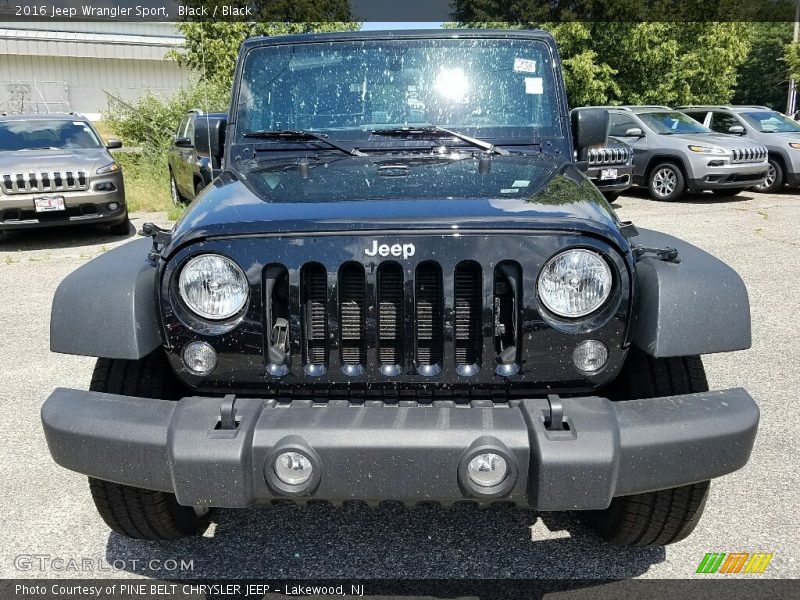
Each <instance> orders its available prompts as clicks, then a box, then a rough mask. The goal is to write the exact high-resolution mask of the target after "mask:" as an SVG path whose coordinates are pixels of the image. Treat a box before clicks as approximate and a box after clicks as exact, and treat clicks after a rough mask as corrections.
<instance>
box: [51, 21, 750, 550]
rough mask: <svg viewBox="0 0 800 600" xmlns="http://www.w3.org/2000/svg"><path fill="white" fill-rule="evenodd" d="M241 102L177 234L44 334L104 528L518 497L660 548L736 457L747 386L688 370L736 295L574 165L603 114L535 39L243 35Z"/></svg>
mask: <svg viewBox="0 0 800 600" xmlns="http://www.w3.org/2000/svg"><path fill="white" fill-rule="evenodd" d="M229 115H230V121H229V125H228V127H227V131H226V138H225V151H224V161H223V172H222V174H221V175H220V176H219V177H218V178H216V179H215V180H214V181H213V182H212V184H211V185H210V186H209V187H208V188H207V190H206V191H204V192H203V194H202V195H201V196H200V198H198V199H197V200H196V201H195V202H194V203H192V205H191V206H190V207H189V209H188V210H187V212H186V214H185V215H184V217H183V218H182V219H181V220H180V221H179V222H178V223H177V224H176V225H175V227H174V229H173V230H171V231H166V230H162V229H159V228H158V227H155V226H153V225H146V226H145V227H144V229H143V231H144V233H145V235H146V236H147V239H144V240H139V241H137V242H132V243H130V244H126V245H124V246H122V247H120V248H118V249H115V250H112V251H110V252H107V253H105V254H104V255H103V256H101V257H99V258H97V259H95V260H93V261H91V262H90V263H87V264H86V265H84V266H83V267H81V268H79V269H78V270H76V271H75V272H73V273H72V274H71V275H70V276H69V277H67V278H66V279H65V280H64V281H63V282H62V283H61V285H60V286H59V288H58V290H57V292H56V296H55V299H54V304H53V312H52V319H51V336H50V339H51V349H52V350H54V351H56V352H63V353H69V354H79V355H88V356H95V357H98V361H97V365H96V368H95V372H94V377H93V379H92V385H91V386H90V387H91V389H90V391H84V390H77V389H57V390H55V391H54V392H53V393H52V394H51V396H50V397H49V398H48V399H47V401H46V402H45V403H44V406H43V408H42V422H43V425H44V431H45V435H46V438H47V442H48V446H49V448H50V452H51V454H52V456H53V458H54V459H55V461H56V462H57V463H58V464H60V465H62V466H64V467H66V468H69V469H72V470H74V471H77V472H80V473H83V474H86V475H88V476H89V478H90V489H91V493H92V496H93V498H94V501H95V504H96V506H97V509H98V511H99V513H100V515H101V516H102V517H103V519H104V520H105V521H106V523H107V524H108V525H109V526H110V527H111V528H112V529H113V530H114V531H116V532H118V533H120V534H123V535H126V536H129V537H133V538H146V539H169V538H177V537H181V536H184V535H190V534H196V533H197V532H200V531H203V530H205V528H206V527H207V526H208V523H209V520H210V519H211V518H213V514H214V512H213V511H214V509H216V508H245V507H248V506H251V505H253V504H258V503H262V504H269V503H271V502H273V501H276V500H289V501H296V502H299V503H307V502H309V501H315V500H321V501H331V502H333V503H337V504H338V503H343V502H346V501H350V500H354V501H363V502H366V503H369V504H373V505H374V504H379V503H380V502H381V501H385V500H393V501H399V502H401V503H404V504H417V503H425V502H437V503H440V504H442V505H445V506H449V505H452V504H454V503H459V502H462V501H466V502H471V503H475V504H477V505H488V504H493V503H496V502H507V503H510V504H516V505H519V506H524V507H529V508H534V509H536V510H538V511H540V512H549V511H580V512H582V513H583V514H584V515H586V516H587V517H588V520H589V522H590V523H591V524H592V526H593V527H594V528H595V530H596V531H597V532H598V533H599V534H600V535H601V536H602V537H604V538H606V539H608V540H610V541H612V542H615V543H618V544H623V545H663V544H667V543H671V542H674V541H677V540H680V539H683V538H684V537H685V536H687V535H688V534H689V533H690V532H691V531H692V530H693V529H694V527H695V525H696V524H697V522H698V519H699V518H700V515H701V514H702V511H703V507H704V505H705V502H706V497H707V494H708V489H709V480H710V479H713V478H715V477H719V476H723V475H725V474H727V473H730V472H732V471H734V470H736V469H738V468H740V467H741V466H743V465H744V464H745V463H746V461H747V460H748V457H749V455H750V451H751V448H752V445H753V441H754V438H755V434H756V429H757V424H758V418H759V413H758V408H757V405H756V404H755V402H754V401H753V399H752V398H751V397H750V395H749V394H748V393H747V392H746V391H745V390H744V389H741V388H735V389H726V390H715V391H709V389H708V383H707V381H706V377H705V373H704V370H703V364H702V361H701V359H700V355H702V354H708V353H715V352H728V351H733V350H739V349H744V348H747V347H749V345H750V314H749V305H748V297H747V291H746V289H745V287H744V284H743V282H742V280H741V279H740V278H739V276H738V275H737V274H736V273H735V272H734V271H733V270H732V269H731V268H730V267H728V266H727V265H725V264H724V263H722V262H721V261H719V260H717V259H716V258H714V257H712V256H710V255H709V254H707V253H705V252H704V251H702V250H700V249H699V248H696V247H694V246H692V245H690V244H688V243H686V242H684V241H682V240H680V239H677V238H674V237H671V236H668V235H664V234H661V233H658V232H654V231H647V230H643V229H641V230H637V229H636V227H634V226H633V225H632V224H630V223H622V222H620V221H619V219H618V218H617V216H616V215H615V213H614V212H613V210H612V209H611V208H610V206H609V205H608V202H607V201H606V200H605V199H604V198H603V196H602V195H601V193H600V192H599V191H598V190H597V188H596V187H595V186H594V185H593V184H592V183H591V181H590V180H589V179H588V178H587V177H586V175H585V174H583V173H582V172H581V171H580V170H579V169H578V168H577V167H576V164H575V153H574V151H575V149H576V148H578V149H579V153H580V150H581V149H583V148H591V147H597V146H602V145H604V144H605V143H606V134H607V131H608V112H607V111H606V110H604V109H594V110H582V111H579V112H578V113H577V115H576V116H575V117H574V118H572V119H571V118H570V114H569V111H568V108H567V101H566V93H565V88H564V81H563V78H562V74H561V68H560V63H559V57H558V53H557V51H556V46H555V42H554V40H553V38H552V37H551V36H550V35H549V34H547V33H544V32H539V31H492V30H469V31H452V30H442V31H408V32H402V33H397V32H356V33H332V34H320V35H300V36H290V37H268V38H255V39H251V40H248V41H246V42H245V43H244V44H243V45H242V47H241V50H240V55H239V60H238V63H237V67H236V76H235V81H234V88H233V94H232V102H231V110H230V112H229ZM98 281H103V286H102V287H98V286H97V285H95V284H96V282H98ZM98 307H102V308H103V309H102V310H98ZM98 315H100V317H99V318H100V319H101V320H100V321H99V322H98ZM103 315H108V316H109V318H108V319H103ZM112 316H113V318H112Z"/></svg>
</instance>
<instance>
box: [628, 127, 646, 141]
mask: <svg viewBox="0 0 800 600" xmlns="http://www.w3.org/2000/svg"><path fill="white" fill-rule="evenodd" d="M625 136H626V137H639V138H640V137H644V131H642V130H641V129H640V128H638V127H631V128H630V129H626V130H625Z"/></svg>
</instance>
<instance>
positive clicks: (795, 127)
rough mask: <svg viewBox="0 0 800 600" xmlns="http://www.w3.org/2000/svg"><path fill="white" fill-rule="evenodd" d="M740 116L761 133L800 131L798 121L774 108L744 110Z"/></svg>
mask: <svg viewBox="0 0 800 600" xmlns="http://www.w3.org/2000/svg"><path fill="white" fill-rule="evenodd" d="M742 116H743V117H744V119H745V121H747V122H748V123H750V125H752V126H753V127H754V128H755V129H757V130H758V131H761V132H762V133H800V123H797V121H793V120H792V119H790V118H789V117H787V116H786V115H782V114H781V113H779V112H776V111H774V110H760V111H753V112H746V113H742Z"/></svg>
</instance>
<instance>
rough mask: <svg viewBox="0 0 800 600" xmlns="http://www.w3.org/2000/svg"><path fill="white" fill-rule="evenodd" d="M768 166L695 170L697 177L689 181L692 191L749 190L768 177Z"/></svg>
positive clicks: (757, 164) (753, 165) (733, 166)
mask: <svg viewBox="0 0 800 600" xmlns="http://www.w3.org/2000/svg"><path fill="white" fill-rule="evenodd" d="M767 169H768V165H767V163H766V162H764V163H743V164H732V165H725V166H722V167H706V166H704V167H702V168H700V169H697V168H695V169H694V171H695V176H694V177H692V178H690V179H689V181H688V187H689V189H690V190H692V191H698V192H699V191H703V190H722V189H731V188H742V189H744V188H747V187H752V186H754V185H758V184H759V183H761V182H762V181H763V180H764V178H765V177H766V176H767Z"/></svg>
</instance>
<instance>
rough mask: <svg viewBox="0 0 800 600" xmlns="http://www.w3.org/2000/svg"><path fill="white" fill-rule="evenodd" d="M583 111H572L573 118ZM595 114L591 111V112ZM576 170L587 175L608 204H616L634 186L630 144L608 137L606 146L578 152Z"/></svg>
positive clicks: (578, 109)
mask: <svg viewBox="0 0 800 600" xmlns="http://www.w3.org/2000/svg"><path fill="white" fill-rule="evenodd" d="M580 110H583V109H582V108H573V109H572V111H571V112H570V115H574V114H575V113H576V112H577V111H580ZM589 110H592V109H589ZM575 154H576V159H577V162H576V166H577V167H578V168H579V169H580V170H581V171H583V172H584V173H586V176H587V177H588V178H589V179H591V180H592V183H594V184H595V186H597V189H598V190H600V191H601V192H602V193H603V196H605V197H606V200H608V201H610V202H613V201H614V200H616V199H617V197H618V196H619V195H620V194H621V193H622V192H624V191H625V190H627V189H628V188H629V187H631V186H632V185H633V151H632V150H631V147H630V146H628V144H625V143H624V142H622V140H619V139H617V138H615V137H608V139H607V141H606V143H605V145H603V146H595V147H592V148H581V149H580V150H576V152H575Z"/></svg>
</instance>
